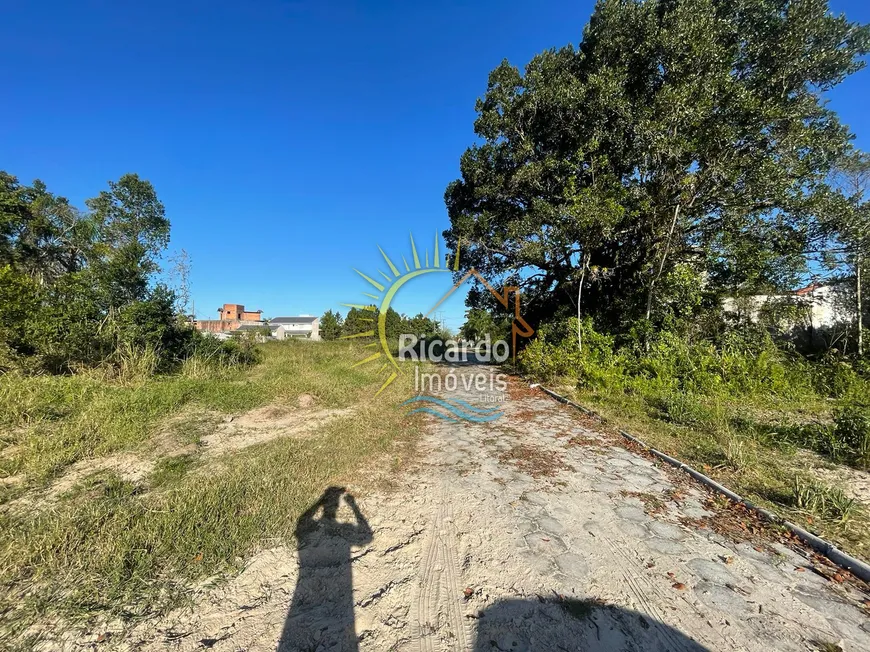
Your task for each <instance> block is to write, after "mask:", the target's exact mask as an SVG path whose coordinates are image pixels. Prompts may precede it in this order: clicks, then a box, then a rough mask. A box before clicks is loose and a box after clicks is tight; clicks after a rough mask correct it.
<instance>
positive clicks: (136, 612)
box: [0, 342, 416, 648]
mask: <svg viewBox="0 0 870 652" xmlns="http://www.w3.org/2000/svg"><path fill="white" fill-rule="evenodd" d="M262 348H263V352H264V361H263V363H262V364H260V365H257V366H255V367H252V368H247V369H244V368H243V369H236V370H233V371H227V370H223V371H215V370H209V369H188V370H187V373H183V374H179V375H173V376H157V377H152V378H148V379H145V380H140V381H131V382H122V381H117V380H116V381H107V380H105V379H102V378H99V377H96V376H87V375H84V376H70V377H49V376H46V377H24V376H14V375H7V376H5V377H2V378H0V587H2V588H0V615H2V622H3V625H2V627H3V630H2V632H0V647H4V648H8V647H11V646H12V645H13V644H16V645H19V646H20V647H22V648H26V647H28V642H27V636H28V633H35V632H36V631H37V629H38V628H31V625H32V624H33V623H46V622H49V621H51V620H54V619H56V618H62V619H64V620H67V621H76V620H82V619H86V618H89V619H94V618H107V619H111V618H123V619H136V618H140V617H144V616H147V615H152V614H154V613H155V612H159V611H162V610H164V609H166V608H167V607H169V606H171V605H177V604H178V603H179V602H180V601H183V600H184V598H185V596H186V595H187V594H188V593H189V590H190V587H191V586H192V585H193V583H194V582H196V581H198V580H204V579H205V578H211V579H212V580H216V579H219V578H220V577H221V576H224V575H226V574H228V573H232V572H233V571H234V570H235V569H237V568H239V567H240V565H241V564H242V562H243V561H244V560H245V559H246V558H248V557H250V555H251V554H252V553H253V552H255V551H256V550H257V549H259V548H261V547H263V546H266V545H272V544H275V543H276V542H281V541H287V540H289V538H290V537H291V536H292V533H293V528H294V525H295V522H296V519H297V518H298V517H299V515H300V514H301V512H302V511H303V510H304V508H305V507H306V506H307V505H309V504H310V503H311V502H312V501H313V500H314V499H316V498H317V496H318V495H319V494H320V492H321V491H322V490H323V488H324V487H325V486H327V485H329V484H335V483H341V482H342V481H343V480H350V479H355V480H356V483H357V485H359V484H360V483H361V484H363V485H365V484H366V483H368V484H373V483H376V482H378V481H379V480H381V479H383V477H384V476H385V475H386V474H387V472H388V471H390V470H391V469H392V468H394V466H395V465H397V464H399V463H400V462H401V460H402V456H403V454H404V452H405V451H407V446H406V444H407V443H408V442H410V441H411V440H412V438H413V436H414V434H415V432H416V426H415V425H414V424H413V423H411V424H410V425H409V423H408V421H407V419H406V418H405V417H404V416H403V412H402V410H401V409H400V408H399V407H398V406H399V403H400V401H399V400H397V399H398V397H399V396H403V395H406V394H407V393H408V391H409V390H408V388H407V387H406V386H405V385H404V384H403V380H402V377H400V379H399V380H398V381H397V382H395V383H393V385H392V386H391V387H390V388H389V389H388V390H387V391H385V392H384V393H383V394H382V395H381V396H380V397H378V399H377V400H373V399H372V397H373V395H374V393H375V391H376V390H377V389H378V387H379V386H380V383H381V382H382V380H383V379H382V377H379V376H378V375H377V374H376V369H375V368H366V367H357V368H353V369H352V368H351V365H352V364H353V363H354V362H355V361H357V360H359V359H360V357H362V356H361V355H360V353H361V349H359V348H358V347H357V346H355V345H352V344H347V343H320V344H314V343H309V342H287V343H273V344H267V345H264V346H263V347H262ZM412 377H413V375H412V374H411V375H407V374H406V375H405V376H404V379H405V380H406V381H408V380H409V379H410V378H412ZM363 465H366V466H367V473H366V476H365V477H363V478H358V477H356V476H355V472H356V471H357V470H358V469H360V468H361V467H362V466H363ZM372 469H375V470H376V471H381V472H382V473H378V472H375V473H371V470H372ZM28 630H29V632H28ZM4 641H5V642H4Z"/></svg>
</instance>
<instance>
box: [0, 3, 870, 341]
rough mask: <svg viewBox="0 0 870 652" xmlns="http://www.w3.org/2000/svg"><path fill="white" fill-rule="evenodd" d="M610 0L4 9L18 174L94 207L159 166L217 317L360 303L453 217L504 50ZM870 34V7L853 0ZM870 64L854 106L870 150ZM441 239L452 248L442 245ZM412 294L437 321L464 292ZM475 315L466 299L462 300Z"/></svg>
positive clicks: (12, 159)
mask: <svg viewBox="0 0 870 652" xmlns="http://www.w3.org/2000/svg"><path fill="white" fill-rule="evenodd" d="M593 5H594V3H593V2H592V1H591V0H582V1H577V0H575V1H573V2H572V1H565V0H535V1H532V0H477V1H473V2H472V1H469V2H464V3H460V2H443V1H434V2H429V3H423V2H407V1H404V2H399V1H398V0H396V1H393V2H386V1H383V0H372V1H368V2H362V1H359V2H348V1H346V0H321V1H320V2H316V1H308V0H304V1H297V2H290V1H283V2H282V1H277V0H251V1H249V2H240V1H239V0H234V1H233V2H224V1H222V0H209V1H208V2H206V1H193V0H183V1H178V0H175V1H173V2H165V1H163V0H155V1H150V2H137V3H132V2H124V1H118V0H114V1H103V2H89V1H82V2H68V1H66V2H61V1H60V0H57V1H54V2H47V1H40V0H32V1H30V2H17V3H13V2H11V1H10V0H6V1H5V2H3V3H2V20H0V55H2V58H3V61H4V63H5V66H4V75H3V76H4V82H3V89H4V91H3V98H2V102H0V134H2V140H0V154H2V156H0V168H3V169H6V170H7V171H9V172H11V173H12V174H15V175H17V176H18V177H19V178H20V179H21V180H22V181H24V182H28V183H29V182H30V181H31V180H32V179H34V178H40V179H42V180H43V181H45V182H46V183H47V184H48V186H49V188H50V189H51V190H53V191H54V192H56V193H58V194H61V195H65V196H67V197H69V199H70V200H71V201H73V202H74V203H75V204H76V205H79V206H81V205H83V201H84V199H85V198H87V197H89V196H93V195H95V194H96V193H97V192H98V191H99V190H101V189H102V188H104V187H105V184H106V181H108V180H110V179H117V178H118V177H119V176H121V175H122V174H124V173H126V172H137V173H139V174H140V175H141V176H143V177H144V178H146V179H149V180H150V181H151V182H152V183H154V185H155V187H156V188H157V192H158V194H159V196H160V198H161V199H162V200H163V202H164V203H165V204H166V209H167V214H168V216H169V218H170V220H171V221H172V243H171V245H170V249H172V250H178V249H181V248H184V249H186V250H187V251H188V252H189V253H190V255H191V256H192V258H193V293H194V298H195V300H196V310H197V313H198V314H199V315H200V316H201V317H214V316H216V315H217V313H216V309H217V308H218V306H219V305H220V304H222V303H224V302H238V303H244V304H245V305H246V306H247V307H249V308H251V309H257V308H261V309H263V310H264V311H265V314H266V315H268V316H278V315H282V314H296V313H310V314H318V315H319V314H321V313H323V312H324V311H325V310H326V309H327V308H336V307H338V305H339V304H340V303H342V302H355V301H359V300H360V292H362V291H364V290H365V283H364V282H363V281H361V280H360V279H359V278H357V277H356V275H355V274H354V273H353V272H352V271H351V268H352V267H359V268H360V269H361V270H363V271H366V272H369V273H372V274H374V273H376V270H377V269H378V268H379V267H380V268H382V269H385V266H384V264H383V261H382V259H381V257H380V254H379V253H378V250H377V247H376V245H378V244H380V245H381V246H382V247H384V249H385V250H386V251H387V252H388V253H390V254H391V256H393V257H394V258H396V257H398V256H400V255H402V254H407V253H408V251H409V247H408V233H409V232H411V231H412V232H413V233H414V235H415V238H417V240H418V242H421V241H426V242H431V240H432V238H433V237H434V234H435V233H440V232H441V231H442V230H443V229H444V228H446V227H447V226H448V220H447V216H446V211H445V209H444V204H443V192H444V188H445V186H446V185H447V183H448V182H449V181H451V180H452V179H454V178H456V177H457V175H458V162H459V156H460V155H461V154H462V152H463V151H464V150H465V148H466V147H467V146H469V145H470V144H471V143H472V142H474V133H473V131H472V122H473V120H474V117H475V114H474V102H475V99H476V98H477V97H479V96H480V95H481V94H482V93H483V92H484V90H485V88H486V79H487V74H488V73H489V71H490V70H491V69H492V68H494V67H495V66H496V65H498V63H499V62H500V61H501V60H502V59H503V58H508V59H509V60H510V61H511V62H512V63H514V64H516V65H519V66H523V65H525V63H526V62H527V61H528V60H529V59H530V58H531V57H532V56H533V55H534V54H536V53H537V52H540V51H541V50H544V49H546V48H549V47H554V46H561V45H564V44H567V43H573V44H577V42H578V41H579V40H580V38H581V33H582V29H583V26H584V24H585V23H586V21H587V19H588V17H589V15H590V14H591V12H592V8H593ZM832 7H833V9H834V10H835V11H837V12H840V11H845V12H846V14H847V15H848V16H849V17H850V18H851V19H852V20H859V21H862V22H870V6H868V3H866V0H833V2H832ZM868 82H870V71H867V70H865V71H862V72H861V73H859V74H858V75H856V76H854V77H853V78H851V79H849V80H848V81H847V82H846V83H845V84H844V85H843V86H841V87H840V88H839V89H837V91H836V92H835V94H834V95H833V96H832V105H833V107H834V108H835V109H836V110H837V111H839V112H840V114H841V116H842V118H843V120H844V121H845V122H846V123H847V124H849V125H850V126H851V127H852V130H853V131H854V132H855V133H856V134H857V136H858V144H859V146H862V147H863V148H865V149H870V118H867V114H868V112H867V106H868V104H870V93H868V90H867V89H868ZM430 246H431V245H430ZM446 277H447V275H446V274H445V275H443V277H442V278H441V279H440V283H435V282H427V283H420V284H418V285H415V286H414V288H413V289H412V288H411V285H409V286H407V287H406V288H404V290H403V293H402V296H401V297H400V300H399V301H398V303H397V307H398V309H399V310H400V311H404V312H409V313H410V312H416V311H418V310H423V311H424V312H425V311H426V310H427V309H428V308H429V307H431V304H432V303H433V299H437V297H438V296H440V295H441V294H442V293H443V292H442V291H443V290H444V289H446V288H447V287H449V280H448V279H447V278H446ZM443 309H444V311H445V318H446V320H447V324H448V326H450V327H452V328H457V327H458V326H459V325H461V323H462V314H463V306H462V302H461V297H457V298H456V299H455V300H453V301H451V302H450V303H449V304H447V305H445V306H443Z"/></svg>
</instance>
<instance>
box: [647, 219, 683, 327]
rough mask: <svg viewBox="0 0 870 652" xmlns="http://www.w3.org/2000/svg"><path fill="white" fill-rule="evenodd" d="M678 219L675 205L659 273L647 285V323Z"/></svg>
mask: <svg viewBox="0 0 870 652" xmlns="http://www.w3.org/2000/svg"><path fill="white" fill-rule="evenodd" d="M679 217H680V205H679V204H677V205H676V206H675V207H674V219H673V220H672V221H671V230H670V231H668V239H667V240H666V241H665V250H664V252H662V259H661V261H660V262H659V271H658V272H657V273H656V275H655V278H653V280H652V281H651V282H650V284H649V292H647V295H646V319H647V321H649V319H650V317H651V316H652V302H653V290H654V289H655V285H656V283H658V281H659V278H660V277H661V275H662V271H663V270H664V268H665V261H667V259H668V254H669V253H670V251H671V238H673V236H674V229H676V228H677V220H678V219H679Z"/></svg>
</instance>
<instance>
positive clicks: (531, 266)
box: [445, 0, 870, 350]
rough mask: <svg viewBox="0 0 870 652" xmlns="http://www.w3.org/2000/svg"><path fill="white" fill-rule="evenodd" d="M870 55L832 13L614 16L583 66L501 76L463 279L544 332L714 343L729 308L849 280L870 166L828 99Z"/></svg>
mask: <svg viewBox="0 0 870 652" xmlns="http://www.w3.org/2000/svg"><path fill="white" fill-rule="evenodd" d="M868 43H870V30H868V27H866V26H861V25H857V24H855V23H851V22H849V21H848V20H846V19H845V18H844V17H835V16H832V15H831V14H830V13H829V10H828V4H827V2H826V1H825V0H773V1H771V0H736V1H732V0H729V1H727V2H726V1H722V0H679V1H676V0H654V1H640V0H628V1H626V0H601V1H600V2H599V3H598V5H597V7H596V9H595V13H594V14H593V16H592V18H591V20H590V22H589V24H588V25H587V27H586V29H585V32H584V36H583V40H582V42H581V43H580V45H579V47H578V48H574V47H570V46H568V47H564V48H562V49H558V50H550V51H547V52H544V53H542V54H540V55H538V56H536V57H534V58H533V59H532V61H531V62H530V63H529V64H528V65H527V66H526V69H525V74H522V73H521V72H520V71H519V70H517V69H516V68H515V67H513V66H511V65H510V64H508V63H507V62H504V63H502V64H501V65H500V66H499V67H498V68H496V69H495V70H494V71H493V72H492V73H491V74H490V78H489V85H488V87H487V90H486V94H485V95H484V96H483V98H482V99H481V100H479V101H478V104H477V111H478V118H477V120H476V122H475V125H474V127H475V132H476V134H477V135H478V136H479V137H480V138H481V139H482V142H481V143H479V144H476V145H474V146H472V147H471V148H469V149H468V150H467V151H466V152H465V154H464V155H463V156H462V159H461V162H460V171H461V175H462V176H461V178H460V179H459V180H457V181H455V182H453V183H451V184H450V186H449V187H448V188H447V191H446V195H445V199H446V203H447V209H448V212H449V215H450V220H451V226H450V229H449V230H448V231H446V232H445V237H446V239H447V241H448V243H449V245H450V247H451V249H452V251H453V252H455V251H456V247H457V245H459V243H461V251H462V256H461V259H460V260H461V265H462V270H461V271H460V274H462V273H464V272H466V271H467V270H468V269H469V268H471V267H474V268H476V269H477V270H478V271H480V272H481V273H482V274H483V275H484V276H486V277H487V278H488V279H490V280H491V281H495V280H497V279H501V280H503V281H510V283H511V285H518V286H519V287H520V288H521V289H522V292H523V297H524V303H525V306H526V310H525V313H526V318H527V319H529V320H531V321H532V322H535V323H538V324H540V323H545V322H547V321H550V320H552V319H554V318H558V317H566V316H570V314H578V315H579V316H580V317H581V318H582V317H583V316H585V315H588V316H591V317H592V318H593V321H594V323H595V326H596V328H598V329H600V330H602V331H604V332H608V333H617V334H628V333H631V332H634V333H636V334H638V335H639V336H641V337H644V336H645V333H651V332H654V331H656V330H662V329H667V330H679V329H681V328H688V327H689V326H692V325H696V326H697V328H691V329H689V330H692V331H693V335H696V336H697V337H699V338H703V337H705V336H707V335H708V333H707V332H704V330H703V327H705V326H710V324H709V321H710V320H708V319H706V317H708V316H710V315H711V314H712V316H713V320H712V321H713V322H714V323H713V325H712V328H714V329H718V328H719V325H718V323H717V322H718V321H720V319H719V314H718V313H719V312H720V310H719V307H720V306H721V301H722V299H723V298H724V297H726V296H728V297H745V296H751V295H755V294H772V293H778V292H785V291H787V290H790V289H793V288H795V287H796V284H797V283H803V282H805V281H806V280H808V277H811V276H813V275H822V274H823V275H825V276H826V277H837V278H841V279H847V280H849V279H850V280H853V281H854V280H855V279H856V277H857V272H858V270H859V269H861V268H863V267H865V266H866V261H867V258H868V256H867V253H868V247H870V235H868V234H870V216H868V209H867V205H866V203H865V202H864V197H863V188H860V187H859V188H857V189H856V188H855V185H854V183H852V182H854V181H858V182H859V185H860V184H861V183H863V181H862V179H866V173H864V172H862V170H865V171H866V158H865V157H863V156H862V155H861V154H860V153H859V152H857V151H855V150H854V148H853V147H852V146H851V142H850V141H851V138H852V135H851V134H850V133H849V130H848V128H847V127H846V126H845V125H843V124H841V123H840V122H839V120H838V118H837V116H836V114H835V113H833V112H832V111H831V110H830V109H829V108H828V107H827V106H826V101H825V93H826V92H827V91H829V90H830V89H832V88H833V87H835V86H836V85H837V84H839V83H840V82H842V81H843V79H845V78H846V77H847V76H848V75H850V74H852V73H854V72H855V71H857V70H859V69H860V68H861V67H863V65H864V61H863V59H862V57H863V55H864V54H865V53H866V52H867V49H868ZM472 303H473V305H474V307H477V308H486V307H490V306H488V304H487V295H486V293H479V294H475V295H473V296H472ZM856 312H857V311H856ZM856 317H857V314H856ZM855 335H856V333H855V329H854V328H853V329H852V333H851V337H850V346H851V348H852V349H853V350H854V348H855V342H856V339H857V338H856V337H855Z"/></svg>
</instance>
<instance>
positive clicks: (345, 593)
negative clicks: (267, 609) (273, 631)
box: [278, 487, 372, 652]
mask: <svg viewBox="0 0 870 652" xmlns="http://www.w3.org/2000/svg"><path fill="white" fill-rule="evenodd" d="M342 497H344V502H345V504H346V505H347V506H348V507H350V509H351V511H352V512H353V515H354V517H355V520H356V523H340V522H338V521H337V520H336V515H337V514H338V508H339V505H340V501H341V498H342ZM318 512H319V513H320V517H319V518H316V516H317V514H318ZM371 540H372V530H371V528H370V527H369V524H368V521H366V518H365V516H363V514H362V512H361V511H360V509H359V507H357V504H356V501H355V500H354V497H353V496H352V495H350V494H349V493H346V492H345V490H344V489H343V488H342V487H329V488H328V489H327V490H326V491H324V492H323V495H322V496H321V497H320V499H319V500H318V501H317V502H316V503H314V504H313V505H312V506H311V507H309V508H308V509H307V510H306V511H305V513H304V514H302V516H300V517H299V521H298V522H297V523H296V541H297V545H298V546H299V578H298V580H297V582H296V589H295V590H294V591H293V601H292V602H291V604H290V611H289V613H288V614H287V620H286V621H285V623H284V630H283V632H282V633H281V640H280V641H279V643H278V650H279V651H280V652H291V651H292V652H297V651H298V652H315V651H319V650H330V651H334V652H339V651H344V650H347V652H356V650H358V649H359V648H358V646H357V637H356V629H355V626H354V612H353V577H352V575H351V546H361V545H365V544H367V543H369V542H371Z"/></svg>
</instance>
